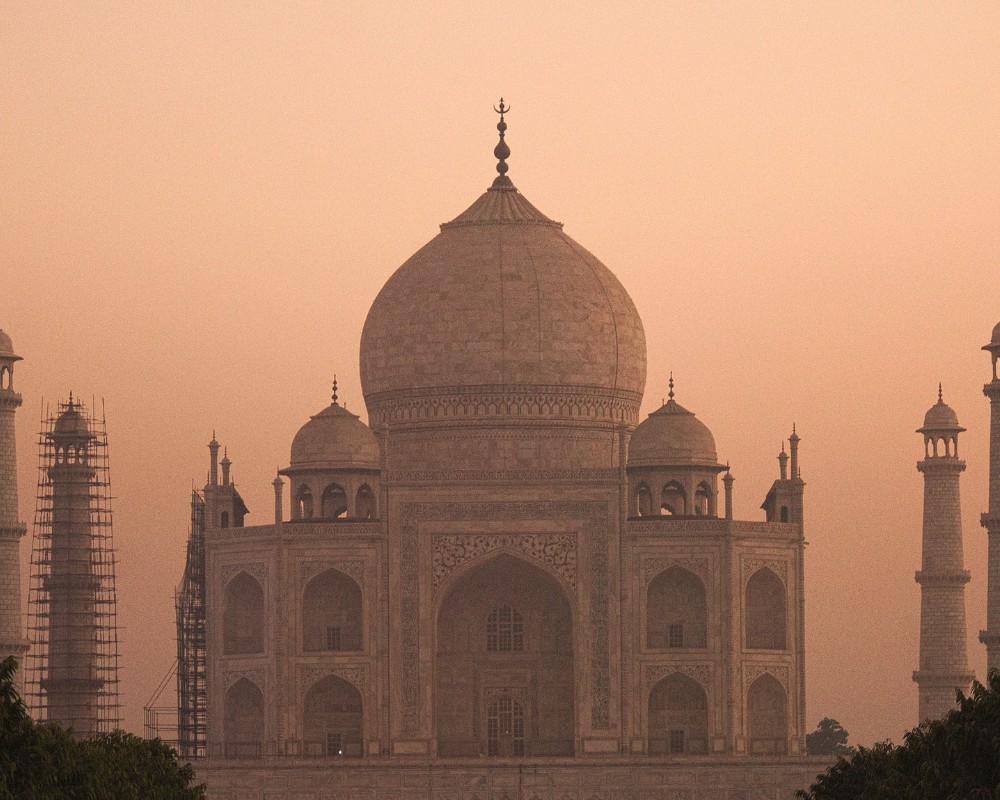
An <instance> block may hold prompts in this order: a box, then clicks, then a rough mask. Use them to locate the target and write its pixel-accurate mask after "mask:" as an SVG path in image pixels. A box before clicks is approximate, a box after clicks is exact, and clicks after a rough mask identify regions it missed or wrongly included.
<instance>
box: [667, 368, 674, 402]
mask: <svg viewBox="0 0 1000 800" xmlns="http://www.w3.org/2000/svg"><path fill="white" fill-rule="evenodd" d="M667 386H669V387H670V391H669V392H667V397H669V398H670V399H671V400H673V399H674V373H673V372H671V373H670V380H669V381H667Z"/></svg>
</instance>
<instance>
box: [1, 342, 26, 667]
mask: <svg viewBox="0 0 1000 800" xmlns="http://www.w3.org/2000/svg"><path fill="white" fill-rule="evenodd" d="M20 360H21V357H20V356H17V355H14V346H13V343H12V342H11V340H10V337H9V336H8V335H7V334H6V333H4V332H3V331H2V330H0V659H2V658H6V657H7V656H15V657H16V658H17V659H18V661H19V662H23V658H24V654H25V653H26V652H27V651H28V642H27V640H26V639H25V637H24V627H23V622H22V617H21V558H20V543H21V537H22V536H24V532H25V526H24V524H23V523H22V522H20V521H19V520H18V518H17V517H18V514H17V455H16V450H15V443H14V412H15V411H17V408H18V406H20V405H21V395H19V394H18V393H17V392H15V391H14V362H16V361H20ZM21 666H22V668H23V663H22V664H21ZM19 677H20V675H19ZM18 682H20V681H18Z"/></svg>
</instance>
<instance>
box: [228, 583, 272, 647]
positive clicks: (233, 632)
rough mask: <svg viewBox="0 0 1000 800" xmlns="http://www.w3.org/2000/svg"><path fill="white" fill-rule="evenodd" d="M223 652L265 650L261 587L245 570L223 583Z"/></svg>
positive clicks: (262, 592) (262, 593) (262, 591)
mask: <svg viewBox="0 0 1000 800" xmlns="http://www.w3.org/2000/svg"><path fill="white" fill-rule="evenodd" d="M222 651H223V652H224V653H226V654H227V655H230V654H233V655H236V654H252V653H263V652H264V590H263V589H261V588H260V584H259V583H257V581H256V580H254V579H253V578H251V577H250V576H249V575H247V574H246V573H245V572H241V573H240V574H239V575H237V576H236V577H235V578H233V579H232V580H231V581H230V582H229V585H228V586H226V599H225V610H224V611H223V613H222Z"/></svg>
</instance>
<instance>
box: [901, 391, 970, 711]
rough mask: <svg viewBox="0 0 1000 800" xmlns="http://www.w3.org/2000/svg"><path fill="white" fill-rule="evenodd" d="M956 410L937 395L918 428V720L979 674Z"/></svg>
mask: <svg viewBox="0 0 1000 800" xmlns="http://www.w3.org/2000/svg"><path fill="white" fill-rule="evenodd" d="M964 430H965V428H963V427H961V426H959V424H958V416H957V415H956V414H955V412H954V411H952V410H951V408H949V407H948V406H947V405H945V403H944V400H943V399H942V397H941V389H940V387H938V401H937V403H936V404H935V405H934V406H933V407H932V408H931V409H930V411H928V412H927V414H926V416H925V417H924V426H923V427H922V428H920V429H919V430H918V431H917V433H921V434H923V437H924V459H923V461H918V462H917V469H918V470H919V471H920V472H922V473H923V475H924V532H923V545H922V559H921V568H920V571H919V572H918V573H917V574H916V580H917V583H918V584H920V669H919V670H918V671H917V672H914V673H913V680H914V681H916V682H917V686H918V687H919V692H920V708H919V718H918V721H919V722H923V721H924V720H928V719H940V718H941V717H943V716H944V715H945V714H947V713H948V712H949V711H951V710H952V709H953V708H955V692H956V690H959V689H960V690H961V691H963V692H968V691H969V686H970V685H971V684H972V680H973V678H974V677H975V676H974V675H973V674H972V673H971V672H970V671H969V664H968V661H967V659H966V647H965V638H966V629H965V584H967V583H968V582H969V573H968V572H967V571H966V570H965V569H964V567H963V562H962V514H961V503H960V500H959V487H958V479H959V476H960V475H961V473H962V471H963V470H964V469H965V462H964V461H961V460H960V459H959V458H958V434H960V433H961V432H962V431H964Z"/></svg>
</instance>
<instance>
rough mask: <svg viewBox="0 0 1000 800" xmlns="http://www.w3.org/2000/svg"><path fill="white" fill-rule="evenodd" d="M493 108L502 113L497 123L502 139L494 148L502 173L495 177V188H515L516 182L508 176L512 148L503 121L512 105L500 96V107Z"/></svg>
mask: <svg viewBox="0 0 1000 800" xmlns="http://www.w3.org/2000/svg"><path fill="white" fill-rule="evenodd" d="M493 110H494V111H496V112H497V113H498V114H499V115H500V121H499V122H498V123H497V130H498V131H500V141H499V142H498V143H497V146H496V147H494V148H493V155H495V156H496V158H497V172H499V173H500V174H499V175H497V177H496V178H494V179H493V186H492V187H491V188H493V189H513V188H514V184H513V183H511V181H510V178H508V177H507V169H508V167H507V157H508V156H509V155H510V148H509V147H508V146H507V143H506V142H505V141H504V132H505V131H506V130H507V123H506V122H504V121H503V115H504V114H506V113H508V112H509V111H510V106H505V105H504V102H503V98H502V97H501V98H500V108H497V107H496V106H493Z"/></svg>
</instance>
